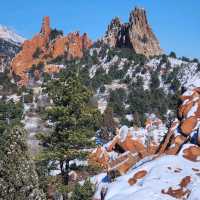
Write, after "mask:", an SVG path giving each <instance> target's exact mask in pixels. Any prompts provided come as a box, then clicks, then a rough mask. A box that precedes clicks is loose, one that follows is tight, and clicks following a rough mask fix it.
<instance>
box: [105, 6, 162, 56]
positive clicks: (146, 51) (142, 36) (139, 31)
mask: <svg viewBox="0 0 200 200" xmlns="http://www.w3.org/2000/svg"><path fill="white" fill-rule="evenodd" d="M103 41H104V42H105V43H106V44H108V45H109V46H111V47H119V48H122V47H125V48H131V49H133V50H134V51H135V52H136V53H138V54H143V55H145V56H147V57H148V56H153V55H160V54H162V50H161V48H160V45H159V41H158V40H157V38H156V36H155V34H154V33H153V31H152V29H151V27H150V25H149V23H148V20H147V16H146V11H145V10H144V9H139V8H135V10H134V11H132V12H131V13H130V17H129V22H128V23H124V24H123V23H121V22H120V20H119V18H115V19H113V20H112V21H111V24H110V25H109V26H108V30H107V32H106V35H105V37H104V38H103Z"/></svg>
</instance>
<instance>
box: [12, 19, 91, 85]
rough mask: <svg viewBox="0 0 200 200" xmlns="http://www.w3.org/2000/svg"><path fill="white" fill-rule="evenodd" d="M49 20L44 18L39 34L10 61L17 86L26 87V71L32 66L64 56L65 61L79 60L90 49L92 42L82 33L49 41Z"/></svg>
mask: <svg viewBox="0 0 200 200" xmlns="http://www.w3.org/2000/svg"><path fill="white" fill-rule="evenodd" d="M51 31H52V30H51V27H50V18H49V17H48V16H46V17H44V19H43V23H42V28H41V31H40V33H38V34H36V35H35V36H34V37H33V38H32V39H31V40H26V41H25V42H24V43H23V45H22V50H21V51H20V52H19V53H18V54H17V55H16V56H15V58H14V59H13V61H12V68H11V69H12V73H13V74H14V75H15V76H17V77H18V79H19V80H17V82H18V84H19V85H27V83H28V80H29V79H28V71H29V70H30V69H31V67H32V66H33V65H37V64H39V63H41V62H42V63H44V64H46V62H47V61H49V60H52V59H55V58H57V57H60V56H64V57H65V58H66V59H68V60H70V59H74V58H81V57H82V56H83V53H84V51H85V50H86V49H87V48H89V47H91V45H92V41H91V40H90V39H89V38H88V36H87V34H86V33H84V34H83V35H82V36H81V35H80V34H79V33H78V32H74V33H69V34H68V35H67V36H62V35H58V36H57V37H56V38H55V39H54V40H52V41H51V37H50V36H51Z"/></svg>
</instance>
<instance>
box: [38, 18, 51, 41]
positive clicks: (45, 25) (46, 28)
mask: <svg viewBox="0 0 200 200" xmlns="http://www.w3.org/2000/svg"><path fill="white" fill-rule="evenodd" d="M40 33H41V34H43V35H44V36H45V37H46V38H47V37H49V34H50V33H51V28H50V18H49V16H45V17H44V18H43V22H42V28H41V31H40Z"/></svg>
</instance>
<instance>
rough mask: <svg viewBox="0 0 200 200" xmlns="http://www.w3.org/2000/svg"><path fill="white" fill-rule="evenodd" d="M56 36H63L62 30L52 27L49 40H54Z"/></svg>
mask: <svg viewBox="0 0 200 200" xmlns="http://www.w3.org/2000/svg"><path fill="white" fill-rule="evenodd" d="M58 36H63V31H62V30H57V29H52V30H51V33H50V36H49V38H50V41H53V40H55V39H56V38H57V37H58Z"/></svg>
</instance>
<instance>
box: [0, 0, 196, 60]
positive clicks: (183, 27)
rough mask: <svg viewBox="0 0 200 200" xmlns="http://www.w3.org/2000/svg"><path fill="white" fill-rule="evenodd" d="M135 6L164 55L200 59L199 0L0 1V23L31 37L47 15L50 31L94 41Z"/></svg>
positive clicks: (126, 16)
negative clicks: (84, 35) (81, 35)
mask: <svg viewBox="0 0 200 200" xmlns="http://www.w3.org/2000/svg"><path fill="white" fill-rule="evenodd" d="M135 6H140V7H144V8H145V9H146V10H147V14H148V18H149V22H150V24H151V26H152V28H153V30H154V32H155V33H156V35H157V37H158V39H159V41H160V43H161V47H162V48H163V49H164V50H165V52H170V51H175V52H176V53H177V55H178V56H183V55H184V56H188V57H197V58H200V1H199V0H2V2H1V12H0V24H3V25H7V26H9V27H11V28H13V29H14V30H16V31H17V32H18V33H20V34H21V35H23V36H24V37H26V38H31V37H32V36H33V35H34V34H35V33H36V32H38V31H39V30H40V26H41V20H42V17H43V16H44V15H49V16H50V17H51V26H52V28H57V29H62V30H63V31H64V32H65V33H68V32H70V31H77V30H80V32H87V33H88V34H89V36H90V37H91V38H92V39H93V40H95V39H97V38H100V37H101V36H102V35H103V34H104V32H105V30H106V27H107V25H108V23H109V22H110V21H111V19H112V18H113V17H115V16H119V17H120V18H121V19H122V20H123V21H127V20H128V17H129V13H130V11H131V10H132V9H133V8H134V7H135Z"/></svg>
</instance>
